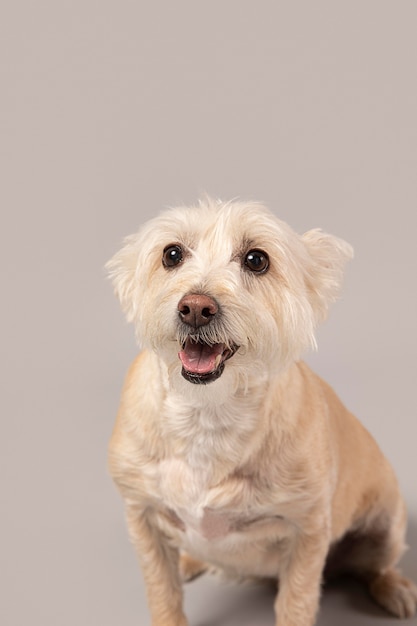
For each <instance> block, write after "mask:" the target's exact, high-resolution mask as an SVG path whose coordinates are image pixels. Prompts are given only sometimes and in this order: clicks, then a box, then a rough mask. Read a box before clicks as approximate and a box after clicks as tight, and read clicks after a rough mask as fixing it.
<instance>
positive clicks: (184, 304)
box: [178, 293, 219, 328]
mask: <svg viewBox="0 0 417 626" xmlns="http://www.w3.org/2000/svg"><path fill="white" fill-rule="evenodd" d="M218 311H219V307H218V304H217V302H216V301H215V300H213V298H210V296H204V295H202V294H198V293H191V294H189V295H187V296H184V297H183V298H181V300H180V301H179V303H178V313H179V316H180V318H181V319H182V321H183V322H184V323H185V324H189V325H190V326H193V327H194V328H198V327H199V326H205V325H206V324H209V323H210V322H211V320H212V319H213V318H214V317H215V315H216V314H217V313H218Z"/></svg>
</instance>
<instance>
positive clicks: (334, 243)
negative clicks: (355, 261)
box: [302, 229, 353, 321]
mask: <svg viewBox="0 0 417 626" xmlns="http://www.w3.org/2000/svg"><path fill="white" fill-rule="evenodd" d="M302 240H303V241H304V244H305V245H306V248H307V251H308V253H309V256H310V263H309V267H308V268H307V271H306V284H307V288H308V290H309V297H310V302H311V305H312V307H313V310H314V312H315V314H316V319H317V321H322V320H324V319H325V318H326V316H327V311H328V308H329V305H330V304H331V303H332V302H333V301H334V300H336V298H337V296H338V295H339V291H340V287H341V283H342V277H343V271H344V268H345V265H346V263H347V261H349V260H350V259H351V258H353V248H352V246H351V245H349V244H348V243H347V242H346V241H343V239H339V238H338V237H334V236H333V235H328V234H327V233H323V232H322V231H321V230H320V229H315V230H309V231H308V232H307V233H305V234H304V235H303V236H302Z"/></svg>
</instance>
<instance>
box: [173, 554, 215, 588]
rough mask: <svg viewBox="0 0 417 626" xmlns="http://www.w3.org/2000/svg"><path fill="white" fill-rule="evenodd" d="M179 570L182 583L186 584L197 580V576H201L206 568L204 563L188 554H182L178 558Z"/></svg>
mask: <svg viewBox="0 0 417 626" xmlns="http://www.w3.org/2000/svg"><path fill="white" fill-rule="evenodd" d="M179 569H180V576H181V580H182V582H183V583H188V582H190V581H191V580H194V579H195V578H198V576H201V574H204V572H206V571H207V569H208V567H207V565H206V563H203V562H202V561H198V560H197V559H193V558H192V557H191V556H189V555H188V554H186V553H183V554H181V557H180V565H179Z"/></svg>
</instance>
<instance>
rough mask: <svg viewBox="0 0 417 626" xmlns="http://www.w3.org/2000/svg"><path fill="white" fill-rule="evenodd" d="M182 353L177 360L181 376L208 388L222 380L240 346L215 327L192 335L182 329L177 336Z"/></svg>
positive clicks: (207, 327)
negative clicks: (212, 383) (209, 384)
mask: <svg viewBox="0 0 417 626" xmlns="http://www.w3.org/2000/svg"><path fill="white" fill-rule="evenodd" d="M178 340H179V343H180V346H181V350H180V351H179V353H178V357H179V359H180V361H181V364H182V370H181V374H182V376H183V377H184V378H185V379H186V380H188V381H189V382H190V383H193V384H197V385H206V384H208V383H210V382H213V381H214V380H217V379H218V378H220V376H221V375H222V374H223V371H224V368H225V363H226V361H227V360H228V359H230V358H231V357H232V356H233V355H234V354H235V352H236V351H237V349H238V345H237V344H236V343H235V342H233V341H230V340H229V339H227V338H226V337H224V336H223V333H220V332H219V331H218V330H217V329H216V328H215V327H214V325H213V327H210V325H209V326H203V327H201V328H199V329H198V330H193V331H190V329H189V328H188V329H187V328H186V327H181V328H180V329H179V333H178Z"/></svg>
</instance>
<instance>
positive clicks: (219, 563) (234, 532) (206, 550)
mask: <svg viewBox="0 0 417 626" xmlns="http://www.w3.org/2000/svg"><path fill="white" fill-rule="evenodd" d="M184 518H186V520H184V519H182V518H181V517H180V516H179V515H178V514H177V513H176V512H174V511H173V510H166V511H163V512H161V513H160V521H161V524H162V526H163V527H164V530H165V532H166V533H167V534H168V535H170V536H171V537H172V540H173V542H174V543H175V544H176V545H177V547H178V548H180V549H182V550H185V551H186V552H187V553H188V554H190V555H191V556H193V557H194V558H197V559H199V560H202V561H205V562H207V563H210V564H213V565H215V566H216V567H220V568H222V569H224V570H225V571H226V572H228V573H229V574H230V575H232V576H238V577H245V576H259V577H272V578H274V577H277V576H278V575H279V564H280V561H281V559H282V556H283V554H284V553H285V552H287V550H288V549H289V547H290V545H291V538H292V528H291V526H290V525H289V524H288V522H287V521H286V520H284V519H283V518H281V517H280V516H258V517H246V516H244V515H243V514H242V516H240V517H239V516H237V515H236V512H233V513H228V512H227V511H224V510H221V511H215V510H210V509H205V510H204V511H203V514H202V516H201V517H199V518H197V517H196V518H192V517H191V516H190V515H189V514H188V515H184Z"/></svg>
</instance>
